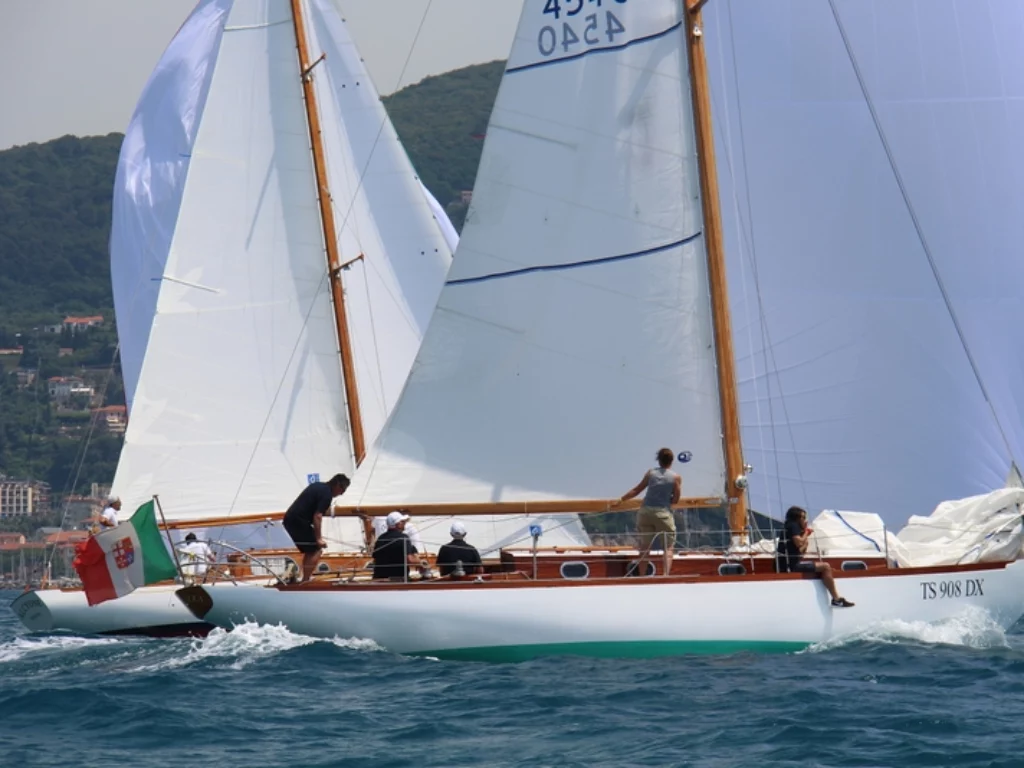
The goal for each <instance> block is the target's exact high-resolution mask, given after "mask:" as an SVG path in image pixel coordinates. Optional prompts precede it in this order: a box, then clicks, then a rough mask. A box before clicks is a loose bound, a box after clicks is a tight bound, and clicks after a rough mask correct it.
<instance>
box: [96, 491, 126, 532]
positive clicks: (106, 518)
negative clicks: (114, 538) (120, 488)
mask: <svg viewBox="0 0 1024 768" xmlns="http://www.w3.org/2000/svg"><path fill="white" fill-rule="evenodd" d="M120 511H121V499H119V498H118V497H117V496H109V497H107V506H105V507H104V508H103V511H102V512H100V517H99V520H98V521H97V522H99V524H100V530H103V529H106V528H117V525H118V520H117V513H118V512H120Z"/></svg>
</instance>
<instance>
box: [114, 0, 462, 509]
mask: <svg viewBox="0 0 1024 768" xmlns="http://www.w3.org/2000/svg"><path fill="white" fill-rule="evenodd" d="M302 7H303V10H304V16H305V23H306V24H307V29H306V32H307V35H308V37H309V39H310V41H311V43H310V44H311V46H315V48H314V50H315V51H316V55H319V53H320V52H324V53H326V54H327V58H326V60H325V61H322V62H320V64H318V66H317V68H316V69H315V70H314V71H313V73H312V76H313V77H314V82H315V87H316V89H317V101H318V102H319V105H320V112H321V115H320V119H321V123H322V127H323V141H324V146H325V156H326V161H327V164H328V174H329V178H330V182H331V199H332V203H333V207H334V215H335V220H336V222H337V228H338V233H339V235H338V236H339V245H340V250H341V252H342V255H343V257H344V258H345V259H355V258H356V257H360V256H361V257H362V259H361V260H360V261H358V262H355V263H354V264H353V265H352V266H351V267H350V269H349V270H348V272H346V274H345V277H344V281H345V284H346V287H347V289H348V290H347V294H348V296H347V298H348V299H349V300H350V304H351V306H350V307H349V317H348V322H349V327H350V329H351V335H352V337H353V339H354V346H355V347H356V350H357V354H356V361H355V366H356V377H357V382H358V386H359V391H360V396H361V400H362V402H363V404H364V407H365V408H366V416H365V418H364V426H365V427H367V429H366V434H367V438H368V440H372V439H373V437H374V435H375V432H376V430H379V428H380V426H381V424H383V421H384V419H385V418H386V416H387V413H388V411H389V409H390V408H391V407H392V406H393V404H394V401H395V399H396V398H397V396H398V392H399V390H400V387H401V384H402V382H403V381H404V380H405V377H406V376H407V374H408V370H409V366H410V365H411V364H412V360H413V355H414V353H415V350H416V346H417V345H418V340H419V338H420V337H421V336H422V333H423V329H424V328H425V326H426V323H427V319H428V317H429V315H430V312H431V310H432V309H433V306H434V303H435V301H436V298H437V294H438V292H439V291H440V288H441V284H442V282H443V280H444V276H445V274H446V272H447V269H448V266H449V263H450V258H451V251H450V249H449V247H448V245H447V243H446V241H445V237H444V234H443V232H442V227H441V226H440V224H439V222H438V221H437V220H435V216H434V213H433V212H432V206H433V205H436V203H434V201H432V200H431V199H430V198H429V194H427V193H425V190H424V189H423V188H422V186H421V185H420V183H419V181H418V179H417V177H416V175H415V172H414V170H413V168H412V166H411V164H410V163H409V161H408V158H407V157H406V155H405V153H404V151H403V150H402V148H401V145H400V144H399V143H398V140H397V137H396V135H395V133H394V129H393V128H392V126H391V125H390V123H389V122H388V119H387V116H386V114H385V112H384V108H383V106H382V105H381V104H380V100H379V98H378V96H377V94H376V91H375V90H374V88H373V85H372V83H371V82H370V79H369V76H368V75H367V73H366V71H365V68H364V67H363V65H362V63H361V62H360V60H359V57H358V54H356V53H355V50H354V48H353V46H352V43H351V40H350V39H349V38H348V35H347V32H346V30H345V27H344V24H343V23H342V22H341V20H340V18H338V17H337V14H336V12H335V11H334V8H333V6H332V5H331V4H330V3H328V2H321V1H320V0H303V6H302ZM111 261H112V269H113V272H114V275H115V277H114V286H115V305H116V309H117V313H118V321H119V332H120V334H121V336H122V339H123V346H124V353H125V358H126V360H125V378H126V389H127V390H128V395H129V398H130V402H131V412H130V421H129V427H128V432H127V434H126V437H125V446H124V448H123V450H122V455H121V460H120V463H119V465H118V470H117V476H116V478H115V489H116V490H117V492H118V493H119V494H120V495H121V496H122V497H124V498H125V500H126V503H129V502H130V503H132V504H134V503H136V502H138V501H139V500H141V499H144V498H145V497H147V496H149V495H150V494H153V493H159V494H160V496H161V498H162V501H163V506H164V509H165V510H166V512H167V515H168V517H169V518H173V519H177V520H182V519H202V518H209V517H217V516H224V515H231V514H236V515H244V514H253V513H256V514H261V513H268V512H272V511H278V510H281V509H283V508H284V507H285V506H286V505H287V504H288V503H289V502H290V501H291V499H292V498H293V497H294V496H295V494H297V493H298V491H299V490H301V488H302V487H303V486H304V485H305V484H306V483H307V482H308V480H309V478H310V477H311V476H316V475H319V476H320V477H322V478H324V479H326V477H327V476H329V475H331V474H333V473H335V472H339V471H342V472H348V473H349V474H352V472H353V470H354V459H353V455H352V448H351V444H350V439H349V427H348V420H347V413H346V405H345V396H344V385H343V384H344V383H343V380H342V372H341V366H340V362H339V355H338V339H337V334H336V331H335V321H334V315H333V310H332V307H331V298H330V287H329V281H328V277H327V263H326V260H325V257H324V242H323V230H322V227H321V223H320V219H319V214H318V210H317V190H316V184H315V181H314V174H313V164H312V156H311V152H310V144H309V131H308V127H307V122H306V113H305V107H304V104H303V95H302V87H301V78H300V71H299V63H298V56H297V53H296V36H295V29H294V27H293V19H292V14H291V7H290V3H289V0H204V2H201V3H200V5H199V6H198V7H197V9H196V10H195V11H194V12H193V14H192V15H191V16H190V18H189V19H188V21H187V22H186V23H185V25H184V26H183V27H182V29H181V30H180V31H179V33H178V35H177V37H176V38H175V40H174V41H173V42H172V44H171V46H170V47H169V48H168V50H167V52H166V54H165V56H164V58H163V59H162V60H161V62H160V64H159V65H158V67H157V70H156V72H155V73H154V75H153V76H152V78H151V79H150V81H149V83H148V84H147V86H146V90H145V92H144V94H143V96H142V99H141V101H140V104H139V107H138V109H137V111H136V114H135V116H134V117H133V119H132V123H131V126H130V128H129V131H128V134H127V137H126V142H125V150H124V151H123V153H122V158H121V162H120V164H119V169H118V180H117V188H116V190H115V217H114V229H113V233H112V236H111Z"/></svg>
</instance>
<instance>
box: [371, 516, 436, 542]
mask: <svg viewBox="0 0 1024 768" xmlns="http://www.w3.org/2000/svg"><path fill="white" fill-rule="evenodd" d="M396 511H398V512H401V513H402V514H405V513H404V512H403V511H402V510H401V509H399V510H396ZM391 514H392V515H393V514H394V512H392V513H391ZM390 516H391V515H387V516H384V515H381V516H380V517H375V518H373V541H376V540H377V538H378V537H379V536H382V535H383V534H384V533H385V532H386V531H387V529H388V517H390ZM405 520H406V523H405V527H404V528H403V529H402V533H404V534H405V535H406V536H408V537H409V541H411V542H412V545H413V546H414V547H416V551H417V552H426V549H424V547H423V539H422V538H421V537H420V532H419V529H418V528H417V527H416V526H415V525H414V524H413V522H412V520H411V519H410V518H409V516H408V515H405ZM370 546H371V547H372V546H373V542H370Z"/></svg>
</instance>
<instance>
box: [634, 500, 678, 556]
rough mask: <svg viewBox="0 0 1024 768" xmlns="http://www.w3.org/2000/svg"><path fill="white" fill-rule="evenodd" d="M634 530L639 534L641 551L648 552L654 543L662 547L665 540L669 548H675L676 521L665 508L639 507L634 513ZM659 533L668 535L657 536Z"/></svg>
mask: <svg viewBox="0 0 1024 768" xmlns="http://www.w3.org/2000/svg"><path fill="white" fill-rule="evenodd" d="M636 529H637V531H638V532H639V533H640V548H641V549H642V550H643V551H647V550H649V549H650V548H651V545H652V544H654V543H655V542H657V543H658V544H660V545H661V546H662V547H663V546H664V545H665V541H666V540H668V543H669V545H670V546H673V547H674V546H675V541H676V519H675V518H674V517H673V516H672V510H671V509H668V508H667V507H640V510H639V511H638V512H637V513H636ZM659 533H662V534H669V535H667V536H658V534H659Z"/></svg>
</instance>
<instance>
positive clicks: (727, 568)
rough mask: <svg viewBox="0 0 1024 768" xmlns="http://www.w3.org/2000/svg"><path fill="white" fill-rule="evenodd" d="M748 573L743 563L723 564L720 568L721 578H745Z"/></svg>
mask: <svg viewBox="0 0 1024 768" xmlns="http://www.w3.org/2000/svg"><path fill="white" fill-rule="evenodd" d="M746 572H747V569H746V568H745V567H744V566H743V564H742V563H722V564H721V565H720V566H718V575H719V576H743V575H745V574H746Z"/></svg>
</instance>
